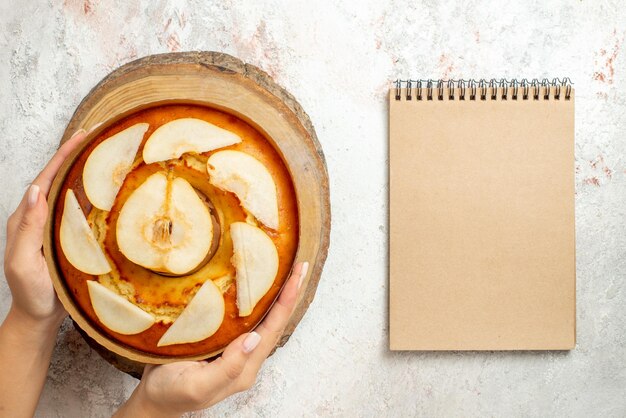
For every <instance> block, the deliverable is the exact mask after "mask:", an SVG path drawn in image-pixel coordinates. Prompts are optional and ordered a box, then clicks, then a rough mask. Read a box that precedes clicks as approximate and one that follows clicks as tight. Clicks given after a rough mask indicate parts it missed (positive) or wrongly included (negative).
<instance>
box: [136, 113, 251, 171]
mask: <svg viewBox="0 0 626 418" xmlns="http://www.w3.org/2000/svg"><path fill="white" fill-rule="evenodd" d="M239 142H241V138H240V137H239V135H236V134H234V133H233V132H231V131H228V130H226V129H222V128H220V127H219V126H215V125H213V124H212V123H209V122H206V121H204V120H201V119H195V118H182V119H176V120H173V121H171V122H168V123H166V124H164V125H162V126H160V127H158V128H157V130H156V131H154V132H153V133H152V135H150V138H148V140H147V141H146V144H145V145H144V148H143V160H144V161H145V163H146V164H151V163H156V162H158V161H167V160H171V159H177V158H179V157H180V156H181V155H183V154H185V153H187V152H194V153H198V154H199V153H202V152H207V151H212V150H214V149H218V148H222V147H227V146H229V145H233V144H237V143H239Z"/></svg>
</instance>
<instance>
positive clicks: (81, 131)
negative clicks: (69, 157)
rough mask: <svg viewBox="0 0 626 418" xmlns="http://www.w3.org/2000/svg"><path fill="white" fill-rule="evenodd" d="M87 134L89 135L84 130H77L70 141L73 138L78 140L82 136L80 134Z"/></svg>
mask: <svg viewBox="0 0 626 418" xmlns="http://www.w3.org/2000/svg"><path fill="white" fill-rule="evenodd" d="M86 133H87V132H86V131H85V130H84V129H83V128H80V129H79V130H77V131H76V132H74V135H72V136H71V137H70V139H72V138H76V137H77V136H78V135H80V134H86Z"/></svg>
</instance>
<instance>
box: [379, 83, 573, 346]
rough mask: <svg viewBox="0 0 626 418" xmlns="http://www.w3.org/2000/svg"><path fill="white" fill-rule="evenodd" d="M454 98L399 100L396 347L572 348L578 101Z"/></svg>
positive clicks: (394, 169) (394, 162)
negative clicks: (575, 160) (575, 142)
mask: <svg viewBox="0 0 626 418" xmlns="http://www.w3.org/2000/svg"><path fill="white" fill-rule="evenodd" d="M447 94H448V92H447V90H446V93H445V95H444V97H445V99H444V100H437V97H435V99H434V100H425V98H424V100H421V101H417V100H415V97H413V100H411V101H407V100H405V99H404V96H403V99H402V100H396V98H395V89H394V90H393V91H392V92H390V105H389V112H390V123H389V137H390V170H389V177H390V220H389V224H390V225H389V229H390V248H389V252H390V306H389V322H390V348H391V349H392V350H568V349H572V348H573V347H574V346H575V339H576V309H575V300H576V284H575V283H576V278H575V275H576V263H575V228H574V97H573V93H572V97H571V99H570V100H564V98H563V97H561V98H560V100H555V99H554V98H552V97H551V98H550V99H549V100H543V97H540V99H539V100H533V98H532V97H531V98H530V99H529V100H510V99H509V100H506V101H503V100H500V99H499V98H498V100H490V99H489V98H487V100H485V101H483V100H473V101H469V100H465V101H460V100H458V99H457V100H448V99H447ZM403 95H404V90H403Z"/></svg>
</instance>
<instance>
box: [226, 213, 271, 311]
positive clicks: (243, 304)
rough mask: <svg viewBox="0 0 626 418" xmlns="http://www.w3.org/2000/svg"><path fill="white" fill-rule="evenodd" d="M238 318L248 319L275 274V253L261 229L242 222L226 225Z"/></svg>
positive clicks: (268, 287) (268, 288)
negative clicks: (227, 227)
mask: <svg viewBox="0 0 626 418" xmlns="http://www.w3.org/2000/svg"><path fill="white" fill-rule="evenodd" d="M230 236H231V237H232V239H233V257H232V263H233V265H234V266H235V270H236V282H237V307H238V308H239V316H248V315H250V314H251V313H252V311H253V310H254V307H255V306H256V304H257V303H258V302H259V300H261V298H262V297H263V296H265V294H266V293H267V292H268V290H270V288H271V287H272V284H273V283H274V279H276V273H278V251H277V250H276V245H274V241H272V239H271V238H270V237H269V236H267V234H266V233H265V232H263V230H262V229H260V228H257V227H256V226H252V225H250V224H247V223H245V222H233V223H232V224H231V225H230Z"/></svg>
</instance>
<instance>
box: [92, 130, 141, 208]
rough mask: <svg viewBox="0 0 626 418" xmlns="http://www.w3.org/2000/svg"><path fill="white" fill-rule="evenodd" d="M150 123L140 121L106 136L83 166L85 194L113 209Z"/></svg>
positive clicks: (102, 205)
mask: <svg viewBox="0 0 626 418" xmlns="http://www.w3.org/2000/svg"><path fill="white" fill-rule="evenodd" d="M149 126H150V125H149V124H147V123H138V124H136V125H133V126H131V127H130V128H127V129H124V130H123V131H121V132H119V133H117V134H115V135H113V136H112V137H110V138H107V139H105V140H104V141H103V142H101V143H100V144H98V146H97V147H96V148H94V150H93V151H92V152H91V154H89V158H87V161H86V162H85V168H84V169H83V185H84V187H85V194H86V195H87V198H88V199H89V201H90V202H91V204H92V205H94V206H95V207H97V208H98V209H102V210H107V211H109V210H111V207H113V202H114V201H115V196H117V192H119V190H120V187H122V183H123V182H124V179H125V178H126V175H127V174H128V172H129V171H130V169H131V167H132V165H133V162H134V161H135V156H136V155H137V150H138V149H139V145H141V141H142V140H143V135H144V134H145V133H146V131H147V130H148V127H149Z"/></svg>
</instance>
